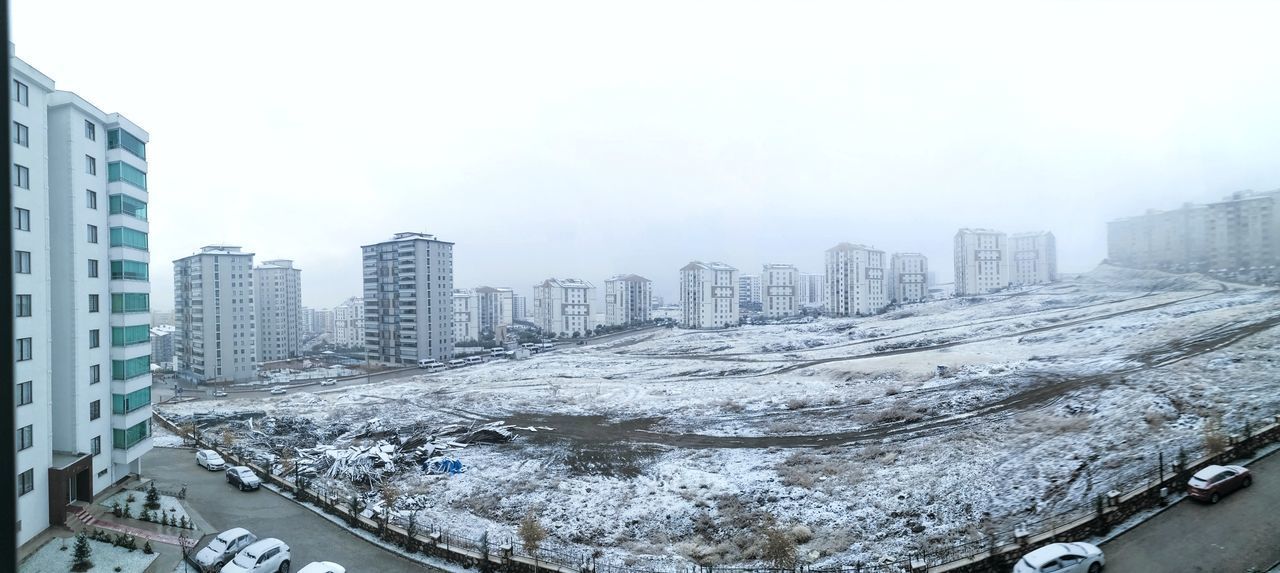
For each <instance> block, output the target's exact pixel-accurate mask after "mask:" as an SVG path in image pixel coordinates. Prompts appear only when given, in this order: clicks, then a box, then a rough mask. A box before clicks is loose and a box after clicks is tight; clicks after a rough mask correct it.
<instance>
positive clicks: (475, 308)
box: [453, 288, 480, 343]
mask: <svg viewBox="0 0 1280 573" xmlns="http://www.w3.org/2000/svg"><path fill="white" fill-rule="evenodd" d="M453 340H454V342H455V343H457V342H466V341H468V340H480V297H479V295H477V294H476V291H474V290H471V289H461V288H456V289H453Z"/></svg>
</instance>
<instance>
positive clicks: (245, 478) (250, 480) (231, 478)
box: [227, 466, 262, 491]
mask: <svg viewBox="0 0 1280 573" xmlns="http://www.w3.org/2000/svg"><path fill="white" fill-rule="evenodd" d="M227 483H229V484H231V485H234V486H236V487H237V488H239V489H240V491H245V490H249V489H258V488H260V487H262V480H260V479H258V474H255V473H253V470H251V469H249V468H248V467H246V466H235V467H230V468H227Z"/></svg>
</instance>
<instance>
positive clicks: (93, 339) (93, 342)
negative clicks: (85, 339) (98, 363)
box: [89, 328, 102, 348]
mask: <svg viewBox="0 0 1280 573" xmlns="http://www.w3.org/2000/svg"><path fill="white" fill-rule="evenodd" d="M101 346H102V330H101V329H97V328H90V329H89V348H99V347H101Z"/></svg>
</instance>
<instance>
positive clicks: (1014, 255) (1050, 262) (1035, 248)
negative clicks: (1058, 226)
mask: <svg viewBox="0 0 1280 573" xmlns="http://www.w3.org/2000/svg"><path fill="white" fill-rule="evenodd" d="M1056 280H1058V248H1057V245H1056V244H1055V242H1054V238H1053V233H1049V232H1035V233H1015V234H1013V235H1012V236H1010V237H1009V282H1010V283H1011V284H1015V285H1036V284H1043V283H1051V282H1053V281H1056Z"/></svg>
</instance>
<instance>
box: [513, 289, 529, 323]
mask: <svg viewBox="0 0 1280 573" xmlns="http://www.w3.org/2000/svg"><path fill="white" fill-rule="evenodd" d="M528 317H529V299H528V298H525V296H524V295H518V294H513V295H512V296H511V320H513V321H515V320H524V319H526V318H528Z"/></svg>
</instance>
